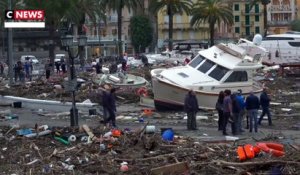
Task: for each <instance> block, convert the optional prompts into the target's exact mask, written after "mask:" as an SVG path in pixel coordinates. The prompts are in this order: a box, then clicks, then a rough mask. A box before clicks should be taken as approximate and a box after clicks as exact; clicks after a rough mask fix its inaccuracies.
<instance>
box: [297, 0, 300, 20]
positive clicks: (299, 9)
mask: <svg viewBox="0 0 300 175" xmlns="http://www.w3.org/2000/svg"><path fill="white" fill-rule="evenodd" d="M296 13H297V19H298V20H300V0H297V1H296Z"/></svg>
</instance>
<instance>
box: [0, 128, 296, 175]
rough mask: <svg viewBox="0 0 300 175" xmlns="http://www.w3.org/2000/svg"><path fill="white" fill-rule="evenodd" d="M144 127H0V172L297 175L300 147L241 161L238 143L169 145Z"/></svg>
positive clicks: (177, 141)
mask: <svg viewBox="0 0 300 175" xmlns="http://www.w3.org/2000/svg"><path fill="white" fill-rule="evenodd" d="M147 124H148V123H146V124H145V125H144V127H143V128H141V129H136V130H132V131H131V130H129V129H124V130H122V131H121V130H118V132H120V133H119V134H114V132H115V131H113V130H109V129H107V128H93V129H91V128H89V127H88V126H87V125H83V126H82V127H80V128H79V129H73V128H51V133H48V134H47V135H40V134H37V135H35V136H33V137H30V138H27V137H24V136H21V135H17V134H16V130H14V131H10V132H9V133H8V134H6V133H7V131H8V130H10V128H9V127H2V128H1V133H2V136H1V137H0V145H1V149H0V166H1V167H0V173H1V174H30V173H33V174H42V173H46V174H47V173H48V174H65V173H72V174H122V173H123V172H126V173H128V174H265V173H270V172H271V171H273V169H275V168H278V167H280V169H279V171H280V172H282V173H283V174H299V173H300V168H299V167H300V152H299V145H289V144H285V145H284V150H285V155H284V156H281V157H273V156H271V155H270V154H265V153H264V152H261V153H259V154H257V156H256V157H254V158H253V159H250V160H245V161H242V162H241V161H240V160H239V159H238V157H237V156H238V155H237V151H236V150H237V147H238V146H242V145H244V144H245V143H244V142H243V141H232V142H223V143H222V142H220V143H209V142H198V141H196V140H194V139H192V138H189V137H181V136H176V135H175V136H174V140H173V141H170V140H168V141H163V139H162V136H161V135H160V134H159V133H157V132H155V133H152V134H147V133H146V132H145V128H146V126H147ZM39 128H43V129H44V127H39ZM47 129H48V128H47ZM32 130H34V132H36V131H38V130H39V129H37V130H35V129H32ZM41 132H43V131H38V133H41ZM118 132H117V133H118ZM165 132H166V131H165ZM107 133H108V134H107ZM25 136H26V135H25ZM70 137H75V138H76V139H75V140H74V138H73V140H70ZM262 140H263V139H262ZM269 141H272V142H278V141H279V140H276V139H275V140H274V139H273V140H269Z"/></svg>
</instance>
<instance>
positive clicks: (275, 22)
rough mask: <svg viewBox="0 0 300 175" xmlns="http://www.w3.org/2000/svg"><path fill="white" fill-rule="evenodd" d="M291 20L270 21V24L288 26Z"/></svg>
mask: <svg viewBox="0 0 300 175" xmlns="http://www.w3.org/2000/svg"><path fill="white" fill-rule="evenodd" d="M290 23H291V21H290V20H285V21H274V20H273V21H268V25H271V26H286V25H290Z"/></svg>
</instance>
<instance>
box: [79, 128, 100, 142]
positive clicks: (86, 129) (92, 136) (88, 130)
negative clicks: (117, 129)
mask: <svg viewBox="0 0 300 175" xmlns="http://www.w3.org/2000/svg"><path fill="white" fill-rule="evenodd" d="M82 128H83V129H84V131H85V132H86V133H87V134H88V135H89V136H90V138H91V139H92V141H95V140H97V137H96V136H95V134H94V133H93V132H92V131H91V129H90V127H89V126H88V125H86V124H84V125H82Z"/></svg>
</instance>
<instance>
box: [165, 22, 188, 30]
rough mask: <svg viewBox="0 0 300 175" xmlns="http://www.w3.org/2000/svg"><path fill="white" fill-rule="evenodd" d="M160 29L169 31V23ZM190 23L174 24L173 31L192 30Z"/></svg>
mask: <svg viewBox="0 0 300 175" xmlns="http://www.w3.org/2000/svg"><path fill="white" fill-rule="evenodd" d="M159 28H161V29H162V30H168V29H169V24H168V23H163V24H159ZM191 28H192V27H191V25H190V23H173V30H188V29H191Z"/></svg>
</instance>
